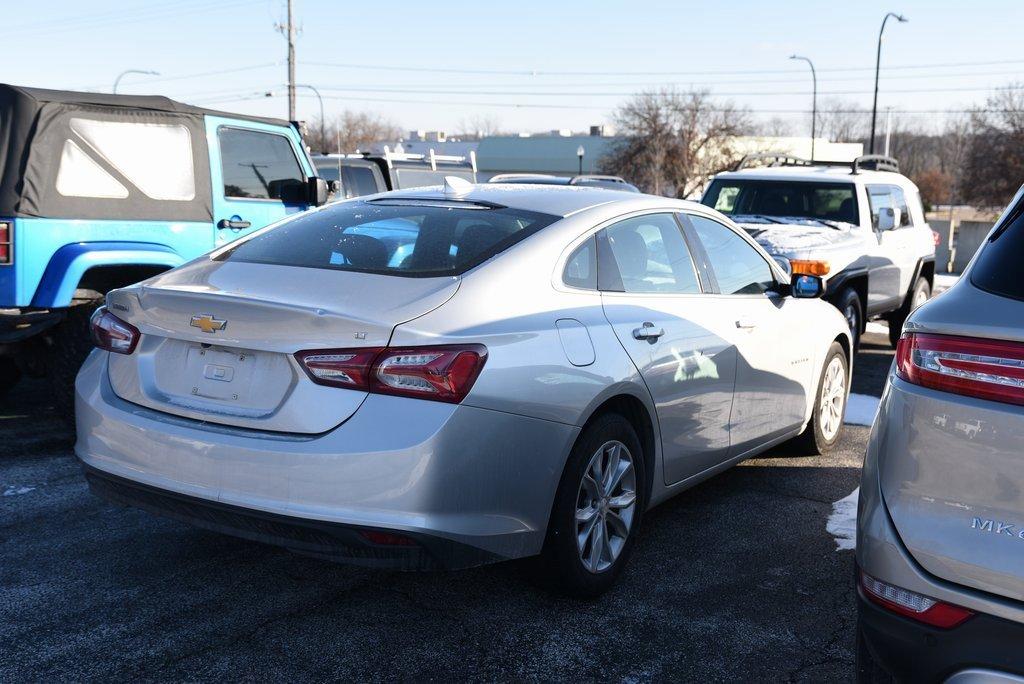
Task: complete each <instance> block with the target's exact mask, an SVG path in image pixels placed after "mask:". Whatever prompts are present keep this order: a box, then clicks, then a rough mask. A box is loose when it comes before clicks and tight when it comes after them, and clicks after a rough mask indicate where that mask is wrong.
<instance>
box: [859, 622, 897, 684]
mask: <svg viewBox="0 0 1024 684" xmlns="http://www.w3.org/2000/svg"><path fill="white" fill-rule="evenodd" d="M856 649H857V652H856V654H855V658H856V661H855V663H856V664H855V667H856V674H857V677H856V681H857V684H891V682H894V681H895V679H893V677H892V675H890V674H889V673H888V672H886V671H885V670H884V669H883V668H882V666H881V665H879V664H878V661H877V660H875V656H874V655H872V654H871V649H870V648H868V643H867V640H866V639H865V638H864V630H863V629H862V628H861V626H860V622H858V623H857V644H856Z"/></svg>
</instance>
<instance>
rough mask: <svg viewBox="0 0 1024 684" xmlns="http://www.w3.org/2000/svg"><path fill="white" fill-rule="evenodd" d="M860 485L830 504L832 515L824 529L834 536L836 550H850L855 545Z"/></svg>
mask: <svg viewBox="0 0 1024 684" xmlns="http://www.w3.org/2000/svg"><path fill="white" fill-rule="evenodd" d="M859 496H860V487H857V488H856V489H854V490H853V491H852V492H851V493H850V494H849V496H847V497H845V498H842V499H840V500H839V501H836V502H835V503H833V504H832V515H830V516H829V517H828V524H826V525H825V529H826V530H828V533H829V534H831V535H832V536H833V537H835V538H836V551H850V550H852V549H854V548H856V547H857V498H858V497H859Z"/></svg>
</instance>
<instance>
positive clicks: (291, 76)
mask: <svg viewBox="0 0 1024 684" xmlns="http://www.w3.org/2000/svg"><path fill="white" fill-rule="evenodd" d="M293 1H294V0H288V20H287V22H285V25H284V26H282V25H281V24H280V23H278V24H275V25H274V28H276V29H277V30H278V31H280V32H281V33H283V34H284V37H285V39H286V40H287V41H288V120H289V121H296V120H297V119H298V117H297V116H296V114H295V13H294V11H293V10H294V8H293V6H292V4H293Z"/></svg>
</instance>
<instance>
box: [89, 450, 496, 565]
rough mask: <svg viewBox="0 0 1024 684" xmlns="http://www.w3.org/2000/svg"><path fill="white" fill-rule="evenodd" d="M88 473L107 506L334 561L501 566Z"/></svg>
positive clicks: (461, 548)
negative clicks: (147, 514) (122, 506)
mask: <svg viewBox="0 0 1024 684" xmlns="http://www.w3.org/2000/svg"><path fill="white" fill-rule="evenodd" d="M83 469H84V470H85V479H86V480H87V481H88V483H89V489H90V490H91V491H92V493H93V494H95V495H96V496H99V497H100V498H103V499H106V500H107V501H111V502H113V503H117V504H122V505H125V506H133V507H135V508H141V509H143V510H145V511H148V512H150V513H155V514H157V515H163V516H165V517H168V518H173V519H174V520H178V521H180V522H184V523H188V524H190V525H193V526H195V527H201V528H203V529H206V530H211V531H213V532H220V533H222V534H229V535H231V536H233V537H241V538H242V539H249V540H251V541H257V542H263V543H265V544H273V545H275V546H283V547H285V548H287V549H290V550H292V551H296V552H299V553H305V554H310V555H314V556H319V557H323V558H327V559H329V560H338V561H342V562H346V563H350V564H353V565H363V566H368V567H380V568H393V569H398V570H436V569H444V568H453V567H469V566H473V565H481V564H483V563H490V562H494V561H498V560H501V558H500V557H499V556H496V555H494V554H492V553H489V552H487V551H484V550H482V549H478V548H475V547H472V546H467V545H465V544H460V543H458V542H453V541H451V540H448V539H443V538H439V537H433V536H429V535H425V534H419V533H413V534H408V533H403V537H405V538H407V539H410V540H411V541H412V542H414V543H413V544H410V545H399V546H395V545H389V544H377V543H373V542H372V541H370V540H369V539H368V538H367V537H364V536H363V535H362V534H361V533H362V532H366V531H371V530H372V528H367V527H362V528H360V527H354V526H351V525H342V524H339V523H331V522H324V521H321V520H308V519H303V518H296V517H293V516H287V515H279V514H275V513H268V512H265V511H257V510H253V509H251V508H244V507H242V506H231V505H228V504H223V503H218V502H216V501H209V500H207V499H201V498H199V497H195V496H187V495H185V494H178V493H175V492H172V491H169V490H166V489H159V488H157V487H150V486H147V485H144V484H140V483H138V482H135V481H133V480H129V479H126V478H123V477H117V476H116V475H111V474H110V473H107V472H104V471H102V470H99V469H97V468H92V467H90V466H88V465H85V464H83ZM372 531H380V530H372Z"/></svg>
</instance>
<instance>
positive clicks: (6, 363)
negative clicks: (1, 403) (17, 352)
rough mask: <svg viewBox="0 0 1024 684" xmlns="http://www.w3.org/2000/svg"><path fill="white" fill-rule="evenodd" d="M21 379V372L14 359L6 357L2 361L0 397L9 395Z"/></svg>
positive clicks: (0, 367) (0, 366)
mask: <svg viewBox="0 0 1024 684" xmlns="http://www.w3.org/2000/svg"><path fill="white" fill-rule="evenodd" d="M19 378H21V370H20V369H19V368H18V366H17V365H16V364H15V363H14V359H12V358H10V357H4V358H2V359H0V397H2V396H4V395H5V394H7V393H8V392H9V391H10V390H11V389H12V388H13V387H14V386H15V385H16V384H18V379H19Z"/></svg>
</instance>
